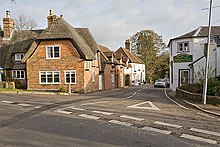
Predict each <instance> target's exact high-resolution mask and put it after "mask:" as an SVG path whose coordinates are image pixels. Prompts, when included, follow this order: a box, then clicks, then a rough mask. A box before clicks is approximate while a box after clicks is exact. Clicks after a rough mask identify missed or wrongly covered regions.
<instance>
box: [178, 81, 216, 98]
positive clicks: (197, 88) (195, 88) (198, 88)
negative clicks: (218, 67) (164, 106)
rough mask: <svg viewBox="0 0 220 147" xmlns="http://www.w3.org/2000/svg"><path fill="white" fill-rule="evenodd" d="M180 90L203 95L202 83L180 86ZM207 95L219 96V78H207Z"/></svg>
mask: <svg viewBox="0 0 220 147" xmlns="http://www.w3.org/2000/svg"><path fill="white" fill-rule="evenodd" d="M180 88H181V89H183V90H186V91H189V92H192V93H199V94H202V93H203V83H202V82H199V83H195V84H186V85H182V86H181V87H180ZM207 95H210V96H220V78H217V77H214V78H209V80H208V85H207Z"/></svg>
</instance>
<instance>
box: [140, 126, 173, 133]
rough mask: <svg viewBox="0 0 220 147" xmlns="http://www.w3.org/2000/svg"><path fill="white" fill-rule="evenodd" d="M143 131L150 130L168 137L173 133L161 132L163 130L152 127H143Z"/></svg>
mask: <svg viewBox="0 0 220 147" xmlns="http://www.w3.org/2000/svg"><path fill="white" fill-rule="evenodd" d="M142 129H144V130H148V131H153V132H157V133H161V134H167V135H169V134H170V133H172V131H167V130H161V129H157V128H152V127H148V126H145V127H143V128H142Z"/></svg>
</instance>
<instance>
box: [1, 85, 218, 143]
mask: <svg viewBox="0 0 220 147" xmlns="http://www.w3.org/2000/svg"><path fill="white" fill-rule="evenodd" d="M0 101H1V102H0V106H1V107H0V113H1V115H0V121H1V131H0V133H1V137H0V138H1V146H183V147H185V146H193V147H195V146H220V131H219V130H220V118H219V117H217V116H212V115H210V114H205V113H203V112H201V111H199V110H195V109H193V108H191V107H189V106H187V105H185V104H181V103H180V104H179V103H176V102H174V101H173V100H170V98H169V97H167V96H166V92H165V89H163V88H153V87H149V86H146V85H141V86H139V87H129V88H124V89H116V90H111V91H105V92H95V93H90V94H84V95H80V96H76V95H74V96H61V95H29V94H1V95H0Z"/></svg>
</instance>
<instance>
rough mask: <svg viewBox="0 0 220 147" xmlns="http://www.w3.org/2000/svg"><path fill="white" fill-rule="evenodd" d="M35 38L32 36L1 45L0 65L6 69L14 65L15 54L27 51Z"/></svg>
mask: <svg viewBox="0 0 220 147" xmlns="http://www.w3.org/2000/svg"><path fill="white" fill-rule="evenodd" d="M34 40H35V39H34V38H32V39H29V40H23V41H20V42H16V43H14V44H11V45H5V46H3V47H1V48H0V52H1V58H0V66H2V67H4V68H6V69H11V68H12V67H13V65H14V61H13V55H14V54H15V53H26V52H27V51H28V49H29V48H30V46H31V44H32V43H33V42H34Z"/></svg>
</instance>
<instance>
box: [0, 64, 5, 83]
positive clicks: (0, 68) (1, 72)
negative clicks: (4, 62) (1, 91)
mask: <svg viewBox="0 0 220 147" xmlns="http://www.w3.org/2000/svg"><path fill="white" fill-rule="evenodd" d="M2 74H4V70H3V67H1V66H0V82H2Z"/></svg>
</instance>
